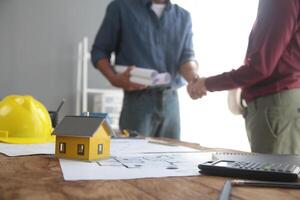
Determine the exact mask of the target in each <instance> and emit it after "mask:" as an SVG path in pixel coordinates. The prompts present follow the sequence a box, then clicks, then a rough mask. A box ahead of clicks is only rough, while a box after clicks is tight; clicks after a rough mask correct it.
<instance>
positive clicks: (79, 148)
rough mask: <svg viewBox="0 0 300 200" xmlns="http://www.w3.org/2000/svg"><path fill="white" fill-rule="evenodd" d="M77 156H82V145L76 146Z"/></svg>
mask: <svg viewBox="0 0 300 200" xmlns="http://www.w3.org/2000/svg"><path fill="white" fill-rule="evenodd" d="M77 154H78V155H84V144H78V145H77Z"/></svg>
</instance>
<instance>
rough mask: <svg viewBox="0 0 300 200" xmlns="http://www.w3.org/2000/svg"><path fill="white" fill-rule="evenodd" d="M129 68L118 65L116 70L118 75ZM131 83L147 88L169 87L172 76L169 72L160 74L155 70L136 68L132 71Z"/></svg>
mask: <svg viewBox="0 0 300 200" xmlns="http://www.w3.org/2000/svg"><path fill="white" fill-rule="evenodd" d="M127 68H128V67H127V66H122V65H116V66H115V70H116V72H117V73H123V72H125V71H126V69H127ZM129 79H130V81H131V82H133V83H138V84H141V85H146V86H159V85H167V84H170V82H171V75H170V74H169V73H167V72H165V73H158V72H157V71H156V70H153V69H145V68H140V67H134V68H133V69H132V70H131V71H130V78H129Z"/></svg>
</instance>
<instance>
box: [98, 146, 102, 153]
mask: <svg viewBox="0 0 300 200" xmlns="http://www.w3.org/2000/svg"><path fill="white" fill-rule="evenodd" d="M102 153H103V144H98V154H102Z"/></svg>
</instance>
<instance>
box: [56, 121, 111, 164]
mask: <svg viewBox="0 0 300 200" xmlns="http://www.w3.org/2000/svg"><path fill="white" fill-rule="evenodd" d="M52 134H53V135H56V144H55V156H56V157H58V158H70V159H78V160H89V161H92V160H98V159H100V158H106V157H109V156H110V135H111V134H112V129H111V127H110V124H109V122H108V121H107V118H106V117H91V116H65V117H64V118H63V120H62V121H61V122H60V123H59V125H58V126H57V127H56V128H55V130H54V131H53V133H52Z"/></svg>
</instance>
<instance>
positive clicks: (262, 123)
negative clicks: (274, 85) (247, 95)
mask: <svg viewBox="0 0 300 200" xmlns="http://www.w3.org/2000/svg"><path fill="white" fill-rule="evenodd" d="M245 111H246V114H245V115H244V116H245V122H246V129H247V135H248V139H249V142H250V146H251V150H252V152H257V153H273V154H298V155H300V89H291V90H285V91H282V92H279V93H275V94H272V95H268V96H264V97H259V98H257V99H255V100H253V101H251V102H250V103H249V104H248V106H247V108H246V110H245Z"/></svg>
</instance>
